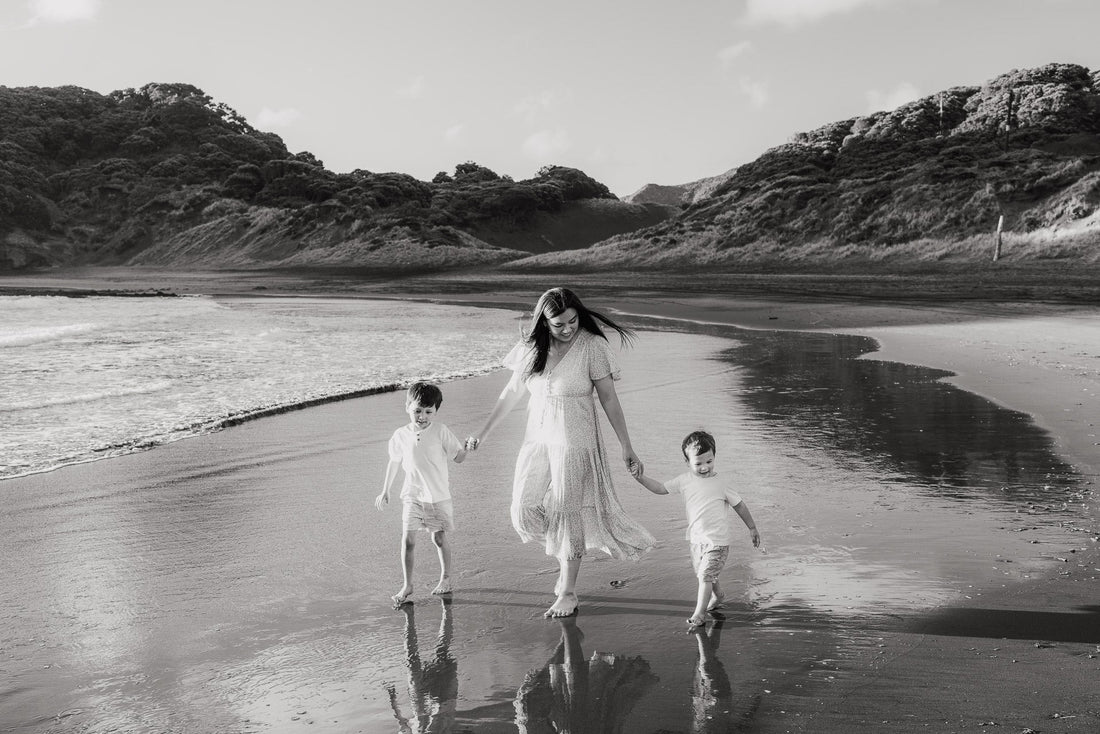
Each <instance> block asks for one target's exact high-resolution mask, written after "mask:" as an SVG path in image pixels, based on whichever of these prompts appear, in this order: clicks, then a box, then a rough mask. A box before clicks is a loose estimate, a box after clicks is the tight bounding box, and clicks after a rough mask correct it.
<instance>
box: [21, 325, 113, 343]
mask: <svg viewBox="0 0 1100 734" xmlns="http://www.w3.org/2000/svg"><path fill="white" fill-rule="evenodd" d="M100 328H102V326H101V325H99V324H91V323H84V324H62V325H59V326H43V327H36V328H29V329H20V330H19V331H13V332H8V333H3V332H0V348H11V347H29V346H32V345H35V344H44V343H46V342H54V341H60V340H62V339H68V338H69V337H73V336H77V335H80V334H87V333H89V332H92V331H95V330H97V329H100Z"/></svg>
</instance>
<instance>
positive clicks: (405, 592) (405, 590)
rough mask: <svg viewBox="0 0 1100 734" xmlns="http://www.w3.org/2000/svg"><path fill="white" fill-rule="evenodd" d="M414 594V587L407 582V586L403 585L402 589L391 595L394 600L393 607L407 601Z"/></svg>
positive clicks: (395, 607)
mask: <svg viewBox="0 0 1100 734" xmlns="http://www.w3.org/2000/svg"><path fill="white" fill-rule="evenodd" d="M412 594H413V588H412V587H411V586H409V585H407V584H406V585H405V586H402V587H401V591H399V592H397V593H396V594H394V595H393V596H391V597H390V599H391V600H393V608H394V609H397V608H398V607H399V606H401V605H402V604H405V603H407V602H408V601H409V597H411V596H412Z"/></svg>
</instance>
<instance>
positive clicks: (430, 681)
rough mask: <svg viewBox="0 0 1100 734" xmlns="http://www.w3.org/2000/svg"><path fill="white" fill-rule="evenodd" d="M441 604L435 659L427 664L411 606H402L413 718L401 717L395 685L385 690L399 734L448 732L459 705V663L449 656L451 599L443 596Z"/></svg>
mask: <svg viewBox="0 0 1100 734" xmlns="http://www.w3.org/2000/svg"><path fill="white" fill-rule="evenodd" d="M440 602H441V603H442V605H443V618H442V619H441V620H440V622H439V637H438V639H437V640H436V643H435V658H434V659H433V660H431V661H430V662H428V663H427V664H424V663H423V662H421V660H420V646H419V644H418V642H417V637H416V623H415V621H414V619H413V605H412V604H405V605H403V606H402V607H401V611H403V612H404V613H405V665H406V666H407V667H408V672H409V701H410V702H411V703H412V708H413V710H412V717H413V718H412V719H409V718H405V717H404V716H402V715H401V710H400V708H399V707H398V705H397V691H396V690H394V686H393V685H392V684H389V685H387V686H386V690H387V692H389V694H390V706H392V707H393V715H394V717H396V718H397V723H398V726H399V731H400V732H402V734H405V733H406V732H408V733H409V734H411V733H412V732H416V733H417V734H424V733H426V732H448V731H451V729H452V728H453V727H454V722H455V710H456V707H457V705H458V663H457V662H456V661H455V659H454V658H453V657H451V636H452V634H453V632H454V618H453V616H452V614H451V600H450V599H448V598H447V597H442V598H441V599H440ZM414 726H415V728H414Z"/></svg>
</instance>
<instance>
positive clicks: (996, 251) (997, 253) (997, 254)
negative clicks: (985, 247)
mask: <svg viewBox="0 0 1100 734" xmlns="http://www.w3.org/2000/svg"><path fill="white" fill-rule="evenodd" d="M1004 225H1005V215H1004V214H1002V215H1001V216H999V217H997V244H996V245H995V246H994V247H993V262H997V261H998V260H999V259H1000V258H1001V230H1002V229H1004Z"/></svg>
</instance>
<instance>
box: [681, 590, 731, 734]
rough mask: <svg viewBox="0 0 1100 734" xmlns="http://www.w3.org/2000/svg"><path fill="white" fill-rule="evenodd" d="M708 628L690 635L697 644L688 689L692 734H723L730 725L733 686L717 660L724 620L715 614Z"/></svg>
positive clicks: (692, 631) (697, 628) (695, 630)
mask: <svg viewBox="0 0 1100 734" xmlns="http://www.w3.org/2000/svg"><path fill="white" fill-rule="evenodd" d="M711 614H712V616H713V617H714V619H715V622H714V624H713V625H711V626H710V627H709V628H708V627H695V628H694V629H692V630H691V634H693V635H695V639H696V641H697V642H698V643H699V662H698V663H697V664H696V665H695V679H694V680H693V681H692V686H691V704H692V714H693V716H692V729H691V730H692V731H693V732H699V733H703V732H706V733H707V734H709V733H710V732H714V733H715V734H717V732H727V731H730V730H731V727H732V724H733V716H732V714H731V711H732V710H733V686H731V685H730V679H729V676H728V675H726V667H725V666H724V665H722V661H721V660H720V659H719V658H718V643H719V642H720V641H721V639H722V624H723V623H724V621H725V618H724V617H723V616H722V615H721V614H718V613H716V612H712V613H711Z"/></svg>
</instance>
